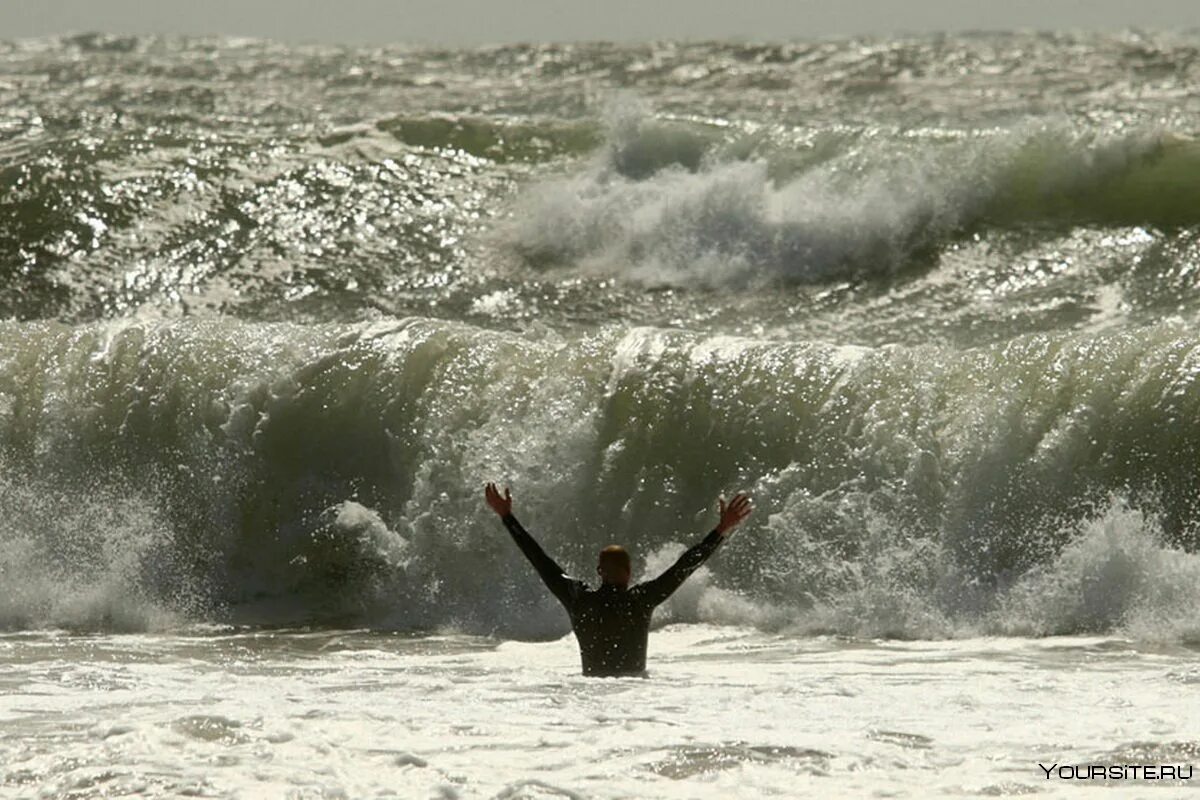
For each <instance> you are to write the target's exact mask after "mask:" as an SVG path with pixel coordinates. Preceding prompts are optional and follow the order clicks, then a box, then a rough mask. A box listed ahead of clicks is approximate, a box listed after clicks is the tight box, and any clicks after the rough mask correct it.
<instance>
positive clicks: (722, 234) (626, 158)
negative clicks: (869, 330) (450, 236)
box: [503, 110, 1200, 286]
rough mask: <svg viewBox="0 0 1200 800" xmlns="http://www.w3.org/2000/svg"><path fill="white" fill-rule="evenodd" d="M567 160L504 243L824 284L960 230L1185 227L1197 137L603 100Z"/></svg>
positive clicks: (1197, 177)
mask: <svg viewBox="0 0 1200 800" xmlns="http://www.w3.org/2000/svg"><path fill="white" fill-rule="evenodd" d="M609 127H610V132H609V142H608V144H607V145H606V146H605V147H604V148H601V149H600V151H599V152H598V154H597V155H596V157H595V158H594V159H593V160H592V161H591V162H590V164H589V165H588V166H587V167H586V168H585V169H584V170H582V171H579V172H576V173H575V174H572V175H569V176H567V177H563V178H555V179H551V180H547V181H544V182H543V183H541V184H539V185H536V186H535V187H533V188H531V189H530V190H528V191H527V193H526V195H525V196H524V198H523V199H522V201H521V202H520V203H519V205H518V208H517V210H516V212H515V219H514V220H513V221H512V223H511V224H510V225H509V226H508V227H507V228H506V229H505V230H504V231H503V241H504V242H505V244H506V245H507V246H508V247H509V248H510V249H511V250H512V251H513V252H515V253H516V254H518V256H519V257H520V258H522V259H523V260H524V261H525V263H527V264H529V265H532V266H535V267H539V268H542V269H581V270H583V271H585V272H588V273H600V274H613V275H618V276H622V277H627V278H630V279H633V280H638V281H642V282H646V283H651V284H668V285H695V284H700V285H709V286H720V285H729V284H735V285H745V284H755V283H764V282H775V281H784V282H791V283H821V282H827V281H838V280H847V279H860V278H873V277H880V276H887V275H890V274H893V273H896V272H898V271H902V270H905V269H912V268H914V267H915V266H920V265H929V264H932V263H935V262H936V259H937V257H938V255H939V253H940V252H941V251H942V250H943V249H945V248H947V247H950V246H953V245H954V244H955V243H957V242H959V241H962V240H964V239H965V238H967V237H968V236H969V235H970V234H973V233H980V232H984V233H986V232H987V231H990V230H996V229H1000V230H1009V229H1032V230H1038V231H1046V230H1051V231H1059V232H1064V231H1067V230H1069V229H1070V228H1072V227H1074V226H1078V225H1094V226H1102V227H1103V226H1111V227H1131V226H1160V227H1168V228H1177V227H1183V226H1191V225H1196V224H1200V212H1198V211H1197V209H1200V194H1198V191H1200V190H1198V189H1197V187H1198V186H1200V147H1197V145H1196V144H1195V143H1194V142H1193V141H1192V140H1190V139H1187V138H1184V137H1180V136H1176V135H1171V134H1165V133H1150V132H1148V133H1132V134H1125V135H1120V136H1100V135H1096V134H1087V133H1077V132H1072V131H1069V130H1059V129H1052V128H1041V129H1038V130H1035V131H1032V132H1029V133H1022V132H1020V131H1014V132H1009V133H1007V134H1003V135H981V134H976V135H973V136H971V137H968V138H967V139H966V140H965V141H951V142H948V143H947V142H943V143H932V142H926V143H918V145H917V146H913V145H912V144H910V143H908V142H905V141H904V138H903V137H898V138H889V139H887V140H884V141H881V140H880V139H879V138H878V137H870V136H867V137H862V136H856V135H849V134H847V135H846V136H844V137H841V138H842V139H844V141H842V140H839V139H838V137H834V138H833V139H829V138H828V137H826V138H822V137H820V136H814V137H810V138H811V141H810V142H809V143H808V144H807V145H805V146H804V148H802V150H801V151H799V152H797V151H792V150H786V149H785V150H780V149H778V148H770V147H767V148H764V147H763V146H762V145H761V142H759V141H758V140H756V139H755V138H754V137H753V136H743V137H738V136H723V137H722V136H717V135H715V134H712V133H705V132H704V129H703V128H698V127H696V126H691V127H687V126H682V125H681V124H680V123H671V122H669V121H668V122H662V121H657V120H655V119H653V118H651V117H645V116H642V117H639V116H637V114H631V113H629V112H627V111H623V110H622V111H618V112H616V113H615V115H614V120H613V121H612V122H611V123H610V126H609Z"/></svg>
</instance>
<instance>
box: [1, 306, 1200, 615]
mask: <svg viewBox="0 0 1200 800" xmlns="http://www.w3.org/2000/svg"><path fill="white" fill-rule="evenodd" d="M4 333H5V335H4V336H3V339H2V341H3V344H2V345H0V453H2V454H3V466H4V478H3V481H2V482H0V520H3V522H2V523H0V570H2V571H3V574H4V581H5V585H6V592H5V599H4V601H3V603H0V625H2V626H3V627H6V628H10V629H11V628H18V629H19V628H28V627H45V626H64V627H72V628H100V629H109V628H116V629H130V628H133V629H138V628H144V627H156V626H163V625H171V624H182V623H185V622H195V621H206V622H208V621H235V622H252V623H276V622H325V623H338V624H344V623H351V624H370V625H378V626H385V627H395V628H401V629H429V628H437V627H445V626H454V627H458V628H462V629H466V630H471V631H480V632H484V631H486V632H495V633H498V634H500V635H506V636H548V635H558V634H562V633H565V627H564V626H565V619H564V618H563V617H562V615H561V613H560V612H559V611H558V610H557V609H556V607H555V606H554V604H553V600H552V599H551V598H549V597H548V595H547V594H546V593H545V592H544V591H543V590H542V588H541V587H540V586H539V585H538V583H537V580H536V577H535V576H534V574H533V573H532V571H531V570H529V569H528V568H527V567H526V565H525V564H524V563H523V562H522V561H521V557H520V555H519V553H517V551H516V549H515V548H514V547H513V546H512V544H511V542H510V541H509V540H508V538H507V535H506V534H505V532H504V531H503V528H502V527H501V526H499V524H498V523H497V521H496V520H495V518H494V516H493V515H491V513H490V512H489V511H488V510H487V509H486V508H485V507H484V505H483V503H482V502H481V487H482V484H483V483H484V481H486V480H491V479H494V480H498V481H502V482H508V483H510V484H511V486H512V488H513V493H514V496H515V498H516V502H517V506H516V508H517V512H518V514H519V516H520V517H521V519H522V521H523V522H524V523H525V524H526V525H527V526H528V527H529V529H530V530H531V531H532V532H534V534H535V535H537V536H538V537H539V538H540V539H541V541H542V542H543V543H544V544H545V546H546V547H547V549H548V550H550V551H551V552H553V553H554V554H555V555H556V556H557V557H558V558H559V559H560V560H561V561H562V563H564V565H566V566H567V567H568V568H569V569H570V570H571V571H573V572H575V573H576V574H579V575H582V576H588V575H591V574H592V573H591V566H592V559H594V557H595V553H596V551H597V550H598V549H599V548H600V547H602V546H603V545H605V544H608V543H610V542H612V541H621V542H625V543H627V544H628V545H630V546H631V548H632V549H633V551H634V553H635V558H636V560H637V562H638V566H639V572H650V571H653V570H655V569H658V568H660V567H662V566H663V565H665V564H666V563H667V562H668V561H669V560H670V558H671V557H673V555H674V554H676V553H677V552H678V550H679V548H681V547H683V546H684V545H685V544H687V543H688V542H691V541H694V540H696V539H697V538H698V537H700V536H702V535H703V534H704V533H705V532H706V531H707V530H708V529H710V528H711V526H712V525H713V523H714V522H715V509H714V506H715V499H716V497H717V496H718V495H719V494H721V493H729V492H732V491H735V490H738V489H746V490H748V491H750V492H751V493H752V494H753V496H754V498H755V502H756V504H757V506H758V510H757V513H756V514H754V515H752V517H751V519H750V520H749V521H748V522H747V523H746V525H745V530H743V531H739V533H738V534H737V536H736V537H735V538H734V539H732V540H731V541H730V543H729V544H728V545H727V546H726V547H725V549H724V552H722V553H721V554H720V555H719V556H718V557H717V558H716V559H714V560H713V561H712V562H710V565H709V566H708V567H707V568H706V569H705V571H704V572H703V573H702V574H699V575H697V576H696V577H695V579H694V581H692V582H691V583H689V585H688V587H686V589H685V590H683V591H682V592H681V593H680V594H679V596H678V597H676V598H674V599H673V600H672V602H671V604H670V605H669V606H668V607H667V608H666V609H664V612H663V614H662V615H661V620H660V621H662V622H668V621H671V620H676V621H687V620H707V621H717V622H737V623H747V624H755V625H759V626H761V627H764V628H769V629H781V628H788V629H800V630H807V631H826V632H828V631H835V632H839V633H849V634H863V635H889V636H951V635H958V634H960V633H964V632H977V631H979V630H986V631H992V632H1002V633H1003V632H1010V633H1063V632H1078V631H1089V632H1090V631H1121V630H1126V629H1129V630H1134V631H1138V632H1140V633H1146V635H1149V633H1147V632H1150V631H1153V632H1154V635H1156V636H1163V637H1167V638H1171V637H1175V638H1178V637H1184V638H1187V637H1192V636H1194V635H1195V627H1194V625H1193V624H1192V622H1190V621H1189V620H1191V619H1192V617H1193V612H1194V608H1195V603H1196V601H1197V599H1200V566H1198V563H1200V561H1198V560H1200V556H1197V555H1196V554H1195V551H1196V550H1197V549H1198V547H1197V546H1198V544H1200V531H1198V530H1197V527H1196V524H1195V519H1197V510H1198V496H1200V493H1198V487H1197V485H1196V483H1195V480H1194V475H1195V471H1194V465H1195V463H1197V456H1198V455H1200V426H1197V423H1196V420H1197V419H1200V413H1198V412H1200V407H1198V406H1197V403H1198V398H1200V391H1198V390H1200V385H1198V383H1197V382H1198V381H1200V362H1198V360H1197V359H1198V357H1200V356H1198V354H1200V339H1197V337H1196V335H1195V333H1194V331H1192V330H1190V329H1189V328H1187V327H1186V326H1184V325H1179V324H1171V323H1162V324H1160V325H1158V326H1156V327H1153V328H1150V329H1143V330H1140V331H1138V332H1137V335H1133V334H1130V333H1112V334H1106V335H1102V336H1082V335H1079V334H1036V335H1030V336H1026V337H1020V338H1018V339H1015V340H1013V341H1012V342H1009V343H1007V344H1005V345H1002V346H996V347H990V348H981V349H978V350H967V351H958V350H954V349H951V348H948V347H943V346H933V345H930V346H927V347H916V348H901V347H884V348H877V349H867V348H839V347H834V346H830V345H823V344H819V343H781V342H774V341H769V340H755V339H745V338H736V337H727V336H712V335H701V334H698V333H692V332H688V331H678V330H676V331H667V330H658V329H650V328H639V329H633V330H622V329H621V328H620V327H618V326H609V327H606V328H605V329H603V330H601V331H598V332H595V333H592V334H587V335H583V336H580V337H578V338H571V339H567V338H564V337H562V336H560V335H559V334H556V333H554V332H553V331H549V330H542V331H541V332H531V333H528V334H525V335H516V334H503V333H496V332H494V331H484V330H480V329H477V328H474V327H472V326H469V325H466V324H462V323H448V322H444V321H436V320H430V319H423V318H410V319H407V320H402V321H398V322H393V323H386V324H385V323H379V324H374V325H367V324H360V325H326V326H295V325H272V324H249V323H235V322H231V321H210V322H176V323H145V322H129V321H127V322H122V323H96V324H92V325H87V326H76V327H66V326H62V325H59V324H55V323H36V324H16V323H10V324H8V325H7V326H6V330H5V331H4ZM1000 387H1003V388H1004V391H999V389H1000ZM1139 635H1140V634H1139Z"/></svg>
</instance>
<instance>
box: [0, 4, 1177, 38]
mask: <svg viewBox="0 0 1200 800" xmlns="http://www.w3.org/2000/svg"><path fill="white" fill-rule="evenodd" d="M1125 27H1138V28H1147V29H1173V30H1182V29H1196V28H1197V27H1200V0H990V1H989V2H983V1H982V0H591V1H590V2H589V1H588V0H324V1H323V2H317V0H0V38H5V39H8V38H19V37H26V36H42V35H47V34H57V33H68V32H84V31H104V32H113V33H147V32H153V33H186V34H211V33H220V34H235V35H245V36H256V37H258V36H261V37H270V38H274V39H283V40H288V41H320V42H345V43H380V42H438V43H446V44H475V43H486V42H514V41H577V40H596V39H605V40H622V41H629V40H639V39H643V40H644V39H660V38H677V39H713V38H733V37H742V38H748V39H765V40H781V39H796V38H810V37H821V36H831V35H840V34H858V33H867V34H886V33H891V32H923V31H937V30H945V31H958V30H964V29H975V30H1002V29H1020V28H1023V29H1029V28H1032V29H1039V30H1049V29H1057V30H1063V29H1085V30H1106V29H1119V28H1125Z"/></svg>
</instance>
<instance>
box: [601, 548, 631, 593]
mask: <svg viewBox="0 0 1200 800" xmlns="http://www.w3.org/2000/svg"><path fill="white" fill-rule="evenodd" d="M596 572H598V573H600V580H602V581H604V582H605V583H611V584H613V585H615V586H620V587H621V588H622V589H624V588H625V587H626V586H628V585H629V579H630V578H632V577H633V563H632V562H631V561H630V559H629V551H627V550H626V549H625V548H624V547H621V545H619V544H610V545H609V546H608V547H606V548H604V549H603V550H601V551H600V563H599V564H597V565H596Z"/></svg>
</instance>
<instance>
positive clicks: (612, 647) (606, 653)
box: [501, 514, 725, 675]
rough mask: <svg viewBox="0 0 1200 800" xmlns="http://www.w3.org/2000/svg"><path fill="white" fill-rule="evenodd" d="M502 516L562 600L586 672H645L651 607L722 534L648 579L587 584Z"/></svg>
mask: <svg viewBox="0 0 1200 800" xmlns="http://www.w3.org/2000/svg"><path fill="white" fill-rule="evenodd" d="M501 519H502V520H503V522H504V526H505V527H506V528H508V532H509V533H511V534H512V537H513V540H514V541H516V543H517V546H518V547H520V548H521V552H522V553H524V554H525V557H526V558H528V559H529V561H530V563H532V564H533V566H534V568H535V569H536V570H537V572H538V575H540V576H541V577H542V580H543V581H544V582H545V584H546V586H547V587H549V589H550V591H551V592H553V593H554V596H555V597H557V598H558V599H559V602H561V603H562V604H563V605H564V606H566V609H567V614H569V615H570V617H571V627H572V628H573V629H574V630H575V638H576V639H578V640H579V656H580V658H581V659H582V661H583V674H584V675H641V674H644V673H645V671H646V640H647V639H648V638H649V636H650V617H651V616H652V615H653V614H654V607H655V606H657V605H658V604H659V603H661V602H662V601H664V600H666V599H667V598H668V597H670V596H671V593H672V592H674V591H675V590H676V589H678V588H679V587H680V585H681V584H682V583H683V582H684V581H685V580H687V577H688V576H689V575H691V574H692V573H693V572H695V571H696V569H697V568H698V567H699V566H700V565H701V564H703V563H704V561H705V560H706V559H707V558H708V557H709V556H711V555H712V554H713V552H714V551H715V550H716V549H717V547H718V546H719V545H720V544H721V542H722V541H724V540H725V537H724V536H722V535H721V534H720V533H718V532H717V530H716V529H715V528H714V529H713V530H712V532H710V533H709V534H708V536H706V537H705V538H704V540H703V541H702V542H700V543H699V544H697V545H693V546H692V547H691V548H689V549H688V550H687V552H685V553H684V554H683V555H681V556H680V557H679V560H678V561H676V562H675V563H674V564H673V565H671V568H670V569H668V570H667V571H666V572H664V573H663V574H662V575H659V576H658V577H657V578H655V579H654V580H652V581H646V582H645V583H639V584H637V585H636V586H631V587H629V588H628V589H623V588H621V587H619V586H615V585H613V584H608V583H606V584H602V585H601V586H600V588H599V589H591V588H589V587H588V586H587V584H585V583H584V582H583V581H580V580H576V579H574V578H570V577H567V576H566V575H565V574H563V570H562V567H560V566H559V565H558V564H556V563H555V562H554V559H552V558H550V556H548V555H546V552H545V551H544V550H542V548H541V546H540V545H538V543H537V542H536V541H534V539H533V537H532V536H530V535H529V532H528V531H526V530H525V529H524V528H523V527H521V523H519V522H517V518H516V517H514V516H513V515H512V514H505V515H504V516H503V517H501Z"/></svg>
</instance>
